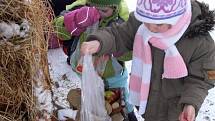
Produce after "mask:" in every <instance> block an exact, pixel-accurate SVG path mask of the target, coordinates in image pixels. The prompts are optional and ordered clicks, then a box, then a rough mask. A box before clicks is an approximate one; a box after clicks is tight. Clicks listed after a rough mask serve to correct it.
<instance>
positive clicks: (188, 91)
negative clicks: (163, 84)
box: [179, 36, 215, 114]
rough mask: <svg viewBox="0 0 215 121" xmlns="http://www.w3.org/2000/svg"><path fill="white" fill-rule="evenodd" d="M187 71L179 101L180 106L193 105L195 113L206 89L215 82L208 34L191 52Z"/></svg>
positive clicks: (213, 50)
mask: <svg viewBox="0 0 215 121" xmlns="http://www.w3.org/2000/svg"><path fill="white" fill-rule="evenodd" d="M205 38H206V39H205ZM188 72H189V75H188V76H187V77H186V78H185V80H184V88H183V92H182V96H181V99H180V101H179V103H180V104H181V106H183V105H184V104H191V105H193V106H194V107H195V109H196V114H197V113H198V111H199V108H200V107H201V105H202V103H203V101H204V99H205V97H206V96H207V94H208V90H209V89H211V88H213V87H214V84H215V46H214V41H213V40H212V38H211V37H210V36H208V37H205V36H204V40H203V41H202V43H200V44H199V47H198V48H197V49H196V50H195V52H194V53H193V56H192V58H191V61H190V63H189V64H188Z"/></svg>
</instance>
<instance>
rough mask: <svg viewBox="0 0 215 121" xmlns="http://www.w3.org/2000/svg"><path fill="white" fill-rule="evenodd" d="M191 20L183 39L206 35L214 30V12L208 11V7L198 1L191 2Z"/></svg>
mask: <svg viewBox="0 0 215 121" xmlns="http://www.w3.org/2000/svg"><path fill="white" fill-rule="evenodd" d="M192 11H193V13H192V19H191V23H190V26H189V27H188V30H187V31H186V34H185V37H188V38H190V37H194V36H198V35H206V34H208V32H209V31H211V30H214V25H215V20H214V18H215V11H214V10H213V11H210V10H209V6H208V5H207V4H205V3H203V2H202V3H200V2H198V1H195V2H192Z"/></svg>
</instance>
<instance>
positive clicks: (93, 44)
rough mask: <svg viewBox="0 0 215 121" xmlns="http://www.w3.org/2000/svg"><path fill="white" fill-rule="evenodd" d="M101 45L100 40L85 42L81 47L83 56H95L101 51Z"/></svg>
mask: <svg viewBox="0 0 215 121" xmlns="http://www.w3.org/2000/svg"><path fill="white" fill-rule="evenodd" d="M99 47H100V43H99V41H98V40H93V41H89V42H83V43H82V45H81V54H82V55H86V54H94V53H96V52H97V51H98V50H99Z"/></svg>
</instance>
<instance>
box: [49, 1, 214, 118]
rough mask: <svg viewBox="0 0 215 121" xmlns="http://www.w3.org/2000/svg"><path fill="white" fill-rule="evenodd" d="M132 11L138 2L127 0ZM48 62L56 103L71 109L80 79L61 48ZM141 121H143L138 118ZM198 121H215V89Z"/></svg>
mask: <svg viewBox="0 0 215 121" xmlns="http://www.w3.org/2000/svg"><path fill="white" fill-rule="evenodd" d="M200 1H204V2H206V3H210V9H214V8H213V7H214V6H215V2H212V1H214V0H200ZM126 2H127V3H128V7H129V10H130V11H133V10H134V9H135V4H136V0H126ZM211 35H212V37H213V38H215V32H214V31H213V32H211ZM48 61H49V68H50V76H51V78H52V80H53V92H54V101H55V103H56V104H57V105H60V106H61V107H63V108H69V104H68V102H67V99H66V98H67V93H68V92H69V90H70V89H72V88H80V78H79V77H78V75H77V74H76V73H75V72H73V70H72V69H71V67H70V66H69V65H67V63H66V56H65V55H64V53H63V51H62V49H61V48H58V49H50V50H49V51H48ZM126 65H127V67H128V70H130V67H131V62H128V63H127V64H126ZM138 119H139V121H143V119H142V118H141V117H139V116H138ZM196 121H215V88H213V89H211V90H210V91H209V94H208V96H207V97H206V99H205V101H204V103H203V105H202V107H201V109H200V111H199V114H198V116H197V118H196Z"/></svg>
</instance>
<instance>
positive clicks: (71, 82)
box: [48, 48, 80, 108]
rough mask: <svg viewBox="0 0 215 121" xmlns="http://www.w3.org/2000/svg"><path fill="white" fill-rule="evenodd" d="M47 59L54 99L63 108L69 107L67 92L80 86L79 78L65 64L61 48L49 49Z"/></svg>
mask: <svg viewBox="0 0 215 121" xmlns="http://www.w3.org/2000/svg"><path fill="white" fill-rule="evenodd" d="M48 61H49V68H50V76H51V78H52V81H53V93H54V101H55V103H56V104H57V105H60V106H61V107H63V108H69V104H68V102H67V98H66V97H67V94H68V92H69V90H70V89H74V88H80V78H79V77H78V75H76V73H75V72H73V70H72V68H71V67H70V66H69V65H68V64H67V62H66V56H65V55H64V53H63V50H62V48H58V49H50V50H49V51H48Z"/></svg>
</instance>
